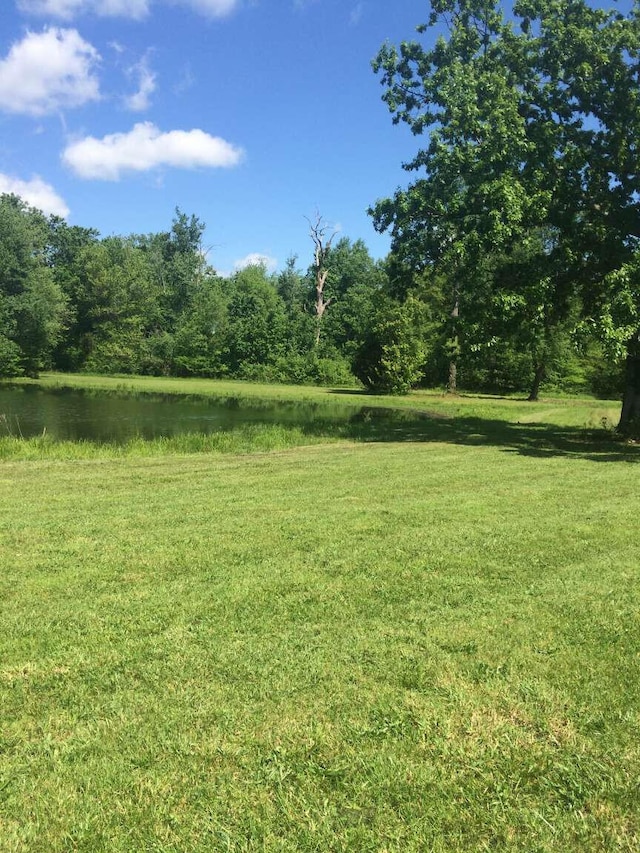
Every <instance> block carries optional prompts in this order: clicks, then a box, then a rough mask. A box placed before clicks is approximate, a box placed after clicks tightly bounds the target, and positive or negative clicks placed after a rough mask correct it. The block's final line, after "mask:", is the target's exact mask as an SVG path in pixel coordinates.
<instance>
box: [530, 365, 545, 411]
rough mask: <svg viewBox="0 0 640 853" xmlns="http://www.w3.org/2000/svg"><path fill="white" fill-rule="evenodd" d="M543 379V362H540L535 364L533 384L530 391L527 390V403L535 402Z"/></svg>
mask: <svg viewBox="0 0 640 853" xmlns="http://www.w3.org/2000/svg"><path fill="white" fill-rule="evenodd" d="M543 379H544V362H541V363H539V364H537V365H536V372H535V375H534V377H533V385H532V386H531V391H530V392H529V396H528V397H527V400H528V402H529V403H535V402H536V400H537V399H538V396H539V394H540V386H541V385H542V380H543Z"/></svg>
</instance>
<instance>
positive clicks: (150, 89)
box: [124, 56, 156, 112]
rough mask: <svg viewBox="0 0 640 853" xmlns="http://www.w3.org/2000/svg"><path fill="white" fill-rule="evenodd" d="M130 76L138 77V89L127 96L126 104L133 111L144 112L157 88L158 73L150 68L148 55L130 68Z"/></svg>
mask: <svg viewBox="0 0 640 853" xmlns="http://www.w3.org/2000/svg"><path fill="white" fill-rule="evenodd" d="M129 76H133V77H137V79H138V91H137V92H134V93H133V95H129V96H128V97H126V98H125V99H124V105H125V107H126V108H127V109H128V110H131V112H144V110H148V109H149V105H150V103H151V95H153V93H154V92H155V90H156V75H155V74H154V73H153V71H152V70H151V69H150V68H149V63H148V60H147V57H146V56H145V57H143V58H142V59H141V60H140V62H136V64H135V65H133V66H132V67H131V68H130V69H129Z"/></svg>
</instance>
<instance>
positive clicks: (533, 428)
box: [340, 408, 640, 463]
mask: <svg viewBox="0 0 640 853" xmlns="http://www.w3.org/2000/svg"><path fill="white" fill-rule="evenodd" d="M340 429H341V432H343V434H344V435H345V437H348V438H352V439H356V440H359V441H367V442H386V441H389V442H391V441H394V442H405V441H406V442H408V441H417V442H446V443H449V444H460V445H466V446H473V447H499V448H501V449H502V450H504V451H506V452H509V453H518V454H520V455H522V456H533V457H537V458H545V457H552V456H571V457H575V458H580V459H589V460H591V461H595V462H630V463H633V462H640V445H634V444H630V443H628V442H625V441H622V440H620V439H618V438H617V437H616V436H615V434H613V433H611V432H610V431H608V430H604V429H602V430H593V429H580V428H577V427H561V426H558V425H557V424H546V423H534V424H519V423H516V424H514V423H509V422H506V421H499V420H490V419H487V418H478V417H447V416H446V415H443V414H441V413H439V412H433V413H428V412H417V411H411V410H397V409H396V410H388V409H376V408H369V409H368V408H363V409H361V410H360V411H359V412H358V413H357V414H355V415H354V416H353V417H352V418H351V419H350V420H349V422H348V423H347V424H346V425H342V426H341V428H340Z"/></svg>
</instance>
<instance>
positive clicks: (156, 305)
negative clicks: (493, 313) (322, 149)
mask: <svg viewBox="0 0 640 853" xmlns="http://www.w3.org/2000/svg"><path fill="white" fill-rule="evenodd" d="M309 226H310V228H309V231H310V257H309V263H308V266H307V267H306V269H301V268H299V265H298V262H297V259H296V258H294V257H292V258H290V259H289V260H288V261H287V263H286V265H285V267H284V269H282V270H280V271H279V272H276V273H269V272H268V271H267V269H266V268H265V267H264V266H262V265H254V266H249V267H247V268H245V269H241V270H238V271H236V272H234V273H233V274H232V275H230V276H221V275H219V274H218V273H216V271H215V269H214V268H213V267H212V266H211V265H210V264H208V263H207V261H206V257H205V253H204V252H203V251H202V234H203V231H204V224H203V223H202V222H201V221H200V220H199V219H198V218H197V217H196V216H195V215H191V216H188V215H186V214H185V213H183V212H181V211H180V210H177V211H176V215H175V217H174V219H173V222H172V223H171V227H170V229H169V230H167V231H165V232H159V233H152V234H144V235H128V236H109V237H100V235H99V234H98V232H97V231H96V230H95V229H92V228H85V227H80V226H77V225H69V224H67V223H66V222H65V221H64V220H63V219H61V218H60V217H56V216H52V217H45V216H44V215H43V214H42V213H41V212H40V211H38V210H36V209H34V208H32V207H30V206H29V205H27V204H26V203H25V202H24V201H22V200H21V199H19V198H17V197H16V196H12V195H3V196H1V197H0V375H1V376H5V377H7V376H15V375H20V374H25V375H30V376H35V375H37V373H38V372H39V371H40V370H43V369H55V370H61V371H69V372H76V371H86V372H95V373H138V374H151V375H167V376H204V377H214V378H222V377H230V378H231V377H232V378H243V379H253V380H263V381H276V382H277V381H280V382H294V383H323V384H340V385H353V384H355V383H357V382H361V383H362V384H363V385H364V386H365V387H367V388H369V389H371V390H374V391H378V392H383V393H384V392H391V393H399V392H404V391H407V390H408V389H409V388H410V387H412V386H414V385H416V384H419V383H421V382H422V383H424V384H429V385H438V384H442V382H443V380H444V378H445V377H446V375H447V370H448V367H447V364H448V360H449V359H450V354H451V353H450V350H451V346H450V339H449V336H450V330H449V327H448V326H449V318H448V304H447V294H448V292H449V289H450V287H451V282H450V281H449V280H448V279H447V277H446V276H444V275H443V274H442V273H441V272H440V271H439V270H431V269H427V270H423V271H420V272H416V271H414V270H408V269H407V268H406V266H405V264H404V262H403V260H402V259H401V258H399V257H396V256H395V255H394V254H393V253H392V254H391V255H390V256H389V257H388V258H386V259H385V260H383V261H376V260H374V259H373V258H372V257H371V254H370V253H369V251H368V249H367V247H366V245H365V244H364V242H363V241H362V240H355V241H353V242H352V241H351V240H350V239H349V238H348V237H344V236H339V235H337V234H334V233H331V232H330V231H328V230H327V225H326V223H325V222H324V221H323V220H321V219H320V218H319V217H317V218H316V219H314V220H312V221H310V223H309ZM484 274H485V275H486V276H491V275H493V274H497V273H496V271H495V270H494V271H493V272H492V270H491V269H490V265H487V269H486V271H485V273H484ZM500 274H503V270H502V268H501V273H500ZM478 316H479V315H478ZM485 333H487V334H490V337H486V334H485ZM530 343H531V342H530V340H529V337H528V330H526V329H523V328H521V327H519V326H517V324H516V325H514V326H513V327H509V326H508V324H507V323H505V324H504V328H503V329H502V330H501V334H500V335H499V336H498V335H497V334H496V330H495V329H494V328H489V327H487V328H486V329H485V328H484V327H482V328H481V324H479V323H478V324H476V326H472V325H469V328H468V329H467V330H466V332H465V335H464V338H461V340H460V342H459V344H458V347H459V349H460V352H459V354H458V355H457V356H456V358H457V359H458V360H459V361H460V363H461V365H462V367H461V380H462V381H463V383H464V385H465V387H467V388H469V389H477V390H485V391H524V390H530V386H531V384H532V382H533V380H534V376H535V349H534V348H532V347H531V346H530ZM554 347H555V348H554V350H553V353H552V355H551V356H550V357H549V359H548V362H547V373H546V375H547V380H548V382H549V383H551V384H552V386H553V387H554V388H556V389H565V390H585V391H587V390H590V391H595V392H598V393H604V394H612V393H616V390H617V383H619V370H617V369H616V367H615V365H614V366H613V367H612V368H611V369H604V368H603V364H602V357H601V356H602V352H601V349H600V347H599V344H598V343H597V341H596V339H595V338H592V339H590V340H589V342H588V345H586V346H584V345H583V346H582V348H581V349H578V348H577V347H576V345H575V341H574V339H573V338H572V336H571V329H570V324H569V323H567V324H566V328H565V327H562V328H559V329H557V330H556V334H555V338H554Z"/></svg>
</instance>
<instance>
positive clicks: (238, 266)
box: [233, 252, 278, 272]
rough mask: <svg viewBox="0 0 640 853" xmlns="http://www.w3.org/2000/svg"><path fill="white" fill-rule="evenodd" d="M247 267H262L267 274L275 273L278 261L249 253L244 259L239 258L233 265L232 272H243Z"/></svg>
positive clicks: (266, 256)
mask: <svg viewBox="0 0 640 853" xmlns="http://www.w3.org/2000/svg"><path fill="white" fill-rule="evenodd" d="M247 267H264V268H265V269H266V270H267V272H275V271H276V270H277V268H278V261H277V260H276V259H275V258H272V257H271V256H270V255H263V254H261V253H260V252H251V254H249V255H247V256H246V258H241V259H240V260H239V261H236V262H235V263H234V265H233V268H234V270H244V269H246V268H247Z"/></svg>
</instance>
